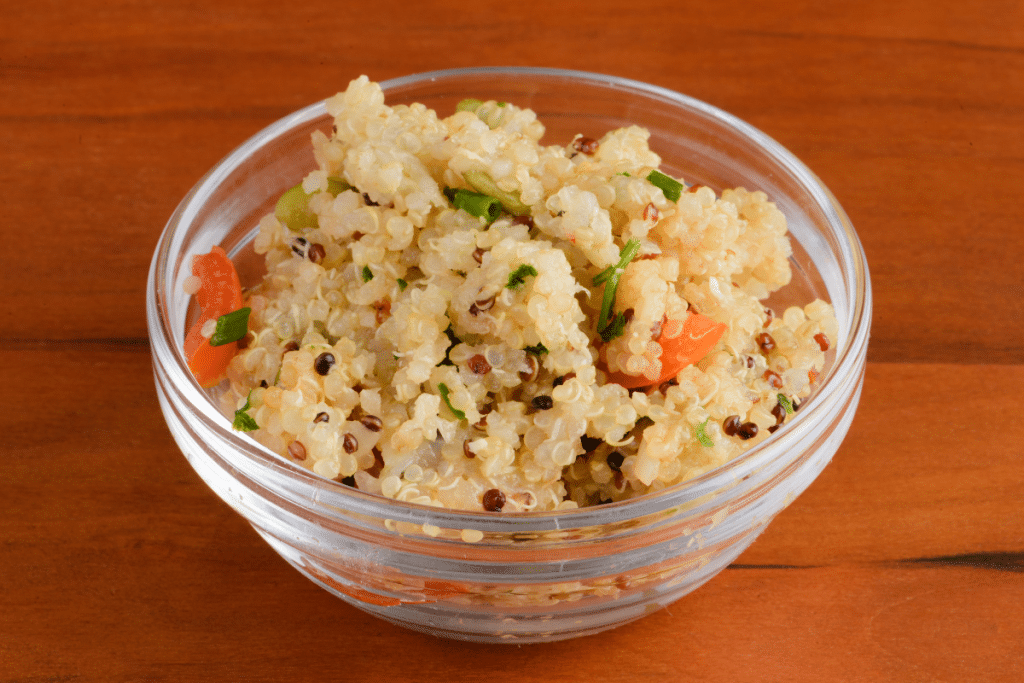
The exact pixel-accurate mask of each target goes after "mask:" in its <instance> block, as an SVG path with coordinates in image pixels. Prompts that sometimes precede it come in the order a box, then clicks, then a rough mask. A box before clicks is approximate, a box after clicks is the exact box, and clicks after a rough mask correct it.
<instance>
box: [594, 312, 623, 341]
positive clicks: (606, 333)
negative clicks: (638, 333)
mask: <svg viewBox="0 0 1024 683" xmlns="http://www.w3.org/2000/svg"><path fill="white" fill-rule="evenodd" d="M625 331H626V316H624V315H622V314H621V313H616V314H615V317H614V318H612V321H611V322H610V323H608V327H606V328H604V329H603V330H601V331H600V332H599V334H600V335H601V339H602V340H603V341H605V342H610V341H611V340H612V339H616V338H618V337H621V336H622V333H623V332H625Z"/></svg>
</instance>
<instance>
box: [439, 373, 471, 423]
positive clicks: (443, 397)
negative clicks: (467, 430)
mask: <svg viewBox="0 0 1024 683" xmlns="http://www.w3.org/2000/svg"><path fill="white" fill-rule="evenodd" d="M437 390H438V392H440V394H441V400H443V401H444V404H445V405H446V406H448V410H450V411H452V414H453V415H455V417H457V418H459V419H460V420H465V419H466V413H464V412H463V411H461V410H459V409H457V408H455V407H454V406H453V405H452V402H451V401H450V400H449V399H448V394H449V393H451V390H450V389H448V385H447V384H445V383H444V382H441V383H440V384H438V385H437Z"/></svg>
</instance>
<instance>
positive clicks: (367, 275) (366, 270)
mask: <svg viewBox="0 0 1024 683" xmlns="http://www.w3.org/2000/svg"><path fill="white" fill-rule="evenodd" d="M362 276H363V282H369V281H370V280H372V279H373V271H372V270H370V266H363V272H362Z"/></svg>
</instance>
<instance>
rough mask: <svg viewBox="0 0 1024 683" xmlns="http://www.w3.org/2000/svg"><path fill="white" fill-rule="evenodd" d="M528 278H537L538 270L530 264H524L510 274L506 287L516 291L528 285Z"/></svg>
mask: <svg viewBox="0 0 1024 683" xmlns="http://www.w3.org/2000/svg"><path fill="white" fill-rule="evenodd" d="M527 277H537V269H536V268H534V267H533V266H531V265H530V264H528V263H524V264H523V265H521V266H519V267H518V268H516V269H515V270H514V271H512V272H511V273H509V276H508V282H507V283H505V286H506V287H507V288H509V289H511V290H513V291H515V290H517V289H519V288H520V287H522V286H523V284H525V283H526V278H527Z"/></svg>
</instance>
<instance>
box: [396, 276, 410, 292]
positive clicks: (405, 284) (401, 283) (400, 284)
mask: <svg viewBox="0 0 1024 683" xmlns="http://www.w3.org/2000/svg"><path fill="white" fill-rule="evenodd" d="M408 286H409V283H408V282H406V281H405V280H403V279H402V278H398V291H400V292H404V291H405V288H406V287H408Z"/></svg>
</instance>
